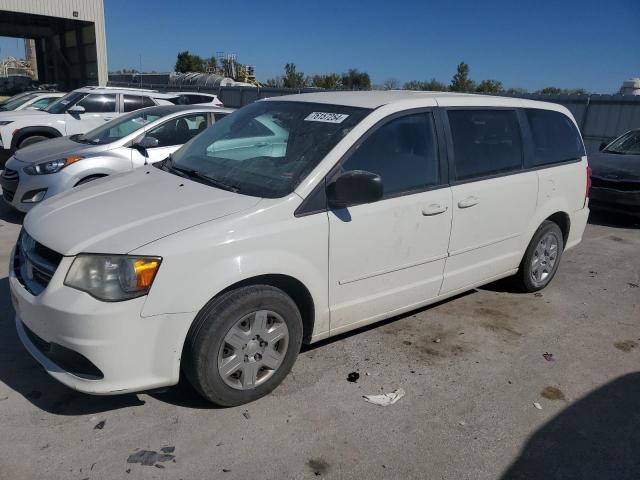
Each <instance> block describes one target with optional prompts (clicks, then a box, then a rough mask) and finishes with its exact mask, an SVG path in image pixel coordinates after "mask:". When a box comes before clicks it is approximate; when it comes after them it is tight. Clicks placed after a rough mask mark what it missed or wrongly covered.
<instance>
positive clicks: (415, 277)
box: [328, 111, 451, 332]
mask: <svg viewBox="0 0 640 480" xmlns="http://www.w3.org/2000/svg"><path fill="white" fill-rule="evenodd" d="M351 170H366V171H369V172H373V173H376V174H378V175H380V176H381V178H382V183H383V187H384V197H383V198H382V199H381V200H379V201H377V202H375V203H370V204H365V205H357V206H353V207H348V208H344V209H338V210H330V211H329V213H328V215H329V303H330V309H331V331H332V332H337V331H340V330H342V329H348V328H353V327H354V326H355V325H358V324H361V325H363V324H366V323H370V322H372V321H375V320H376V319H379V318H382V317H383V316H388V315H389V314H390V313H391V312H395V313H400V312H401V311H406V310H408V309H410V308H411V307H414V306H416V307H417V306H418V305H420V304H423V303H426V301H428V300H429V299H432V298H434V297H435V296H437V295H438V292H439V290H440V287H441V284H442V273H443V269H444V263H445V258H446V256H447V245H448V242H449V230H450V226H451V190H450V189H449V187H448V186H447V185H443V181H442V180H441V179H442V176H441V172H440V164H439V154H438V146H437V140H436V134H435V128H434V120H433V116H432V113H431V112H428V111H427V112H421V113H416V114H411V115H405V116H400V117H396V118H393V119H391V120H389V121H388V122H386V123H384V124H383V125H381V126H378V127H376V129H375V130H374V131H373V132H372V133H370V135H369V136H368V137H367V138H365V139H364V140H363V141H362V143H361V144H360V145H359V146H358V147H357V148H356V149H355V150H354V151H353V152H352V153H351V154H350V155H349V156H348V157H347V159H346V160H345V161H344V162H343V163H342V166H341V169H340V172H339V173H341V172H344V171H351ZM329 181H330V179H329Z"/></svg>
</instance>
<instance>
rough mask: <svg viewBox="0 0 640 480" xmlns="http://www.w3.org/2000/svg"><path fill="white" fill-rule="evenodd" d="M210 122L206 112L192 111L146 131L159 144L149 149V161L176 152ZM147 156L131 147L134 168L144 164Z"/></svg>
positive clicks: (156, 160)
mask: <svg viewBox="0 0 640 480" xmlns="http://www.w3.org/2000/svg"><path fill="white" fill-rule="evenodd" d="M208 124H209V121H208V116H207V114H206V113H191V114H189V115H182V116H180V117H174V118H172V119H170V120H167V121H166V122H164V123H162V124H160V125H158V126H157V127H154V128H152V129H150V130H149V131H147V132H145V136H147V137H153V138H155V139H157V140H158V146H157V147H153V148H148V149H147V155H148V157H147V158H146V161H147V163H153V162H159V161H160V160H164V159H165V158H167V157H168V156H169V154H171V153H173V152H175V151H176V150H177V149H178V148H180V147H181V146H182V145H184V144H185V143H187V142H188V141H189V140H191V139H192V138H193V137H195V136H196V135H198V134H199V133H200V132H202V131H203V130H204V129H206V128H207V126H208ZM144 163H145V156H144V155H142V153H141V152H140V151H139V150H137V149H135V148H132V149H131V164H132V166H133V168H136V167H139V166H141V165H144Z"/></svg>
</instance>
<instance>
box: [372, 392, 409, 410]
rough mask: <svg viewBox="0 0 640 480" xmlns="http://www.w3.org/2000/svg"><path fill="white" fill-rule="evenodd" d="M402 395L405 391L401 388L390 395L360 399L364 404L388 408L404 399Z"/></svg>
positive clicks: (384, 394)
mask: <svg viewBox="0 0 640 480" xmlns="http://www.w3.org/2000/svg"><path fill="white" fill-rule="evenodd" d="M404 394H405V391H404V390H403V389H402V388H398V389H397V390H394V391H393V392H391V393H383V394H382V395H363V396H362V397H363V398H364V400H365V402H369V403H373V404H374V405H380V406H381V407H388V406H389V405H393V404H394V403H396V402H397V401H398V400H400V399H401V398H402V397H404Z"/></svg>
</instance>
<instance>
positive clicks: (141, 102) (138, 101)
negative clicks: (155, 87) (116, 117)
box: [124, 95, 155, 112]
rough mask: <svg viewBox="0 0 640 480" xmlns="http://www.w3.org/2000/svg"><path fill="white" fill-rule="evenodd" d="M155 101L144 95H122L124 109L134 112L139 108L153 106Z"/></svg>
mask: <svg viewBox="0 0 640 480" xmlns="http://www.w3.org/2000/svg"><path fill="white" fill-rule="evenodd" d="M154 105H155V103H153V100H151V99H150V98H149V97H147V96H144V95H124V111H125V112H134V111H136V110H138V109H140V108H145V107H153V106H154Z"/></svg>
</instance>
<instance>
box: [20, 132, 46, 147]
mask: <svg viewBox="0 0 640 480" xmlns="http://www.w3.org/2000/svg"><path fill="white" fill-rule="evenodd" d="M44 140H49V137H45V136H44V135H31V136H30V137H27V138H25V139H23V140H21V141H20V143H19V144H18V148H24V147H28V146H29V145H33V144H34V143H38V142H42V141H44Z"/></svg>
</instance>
